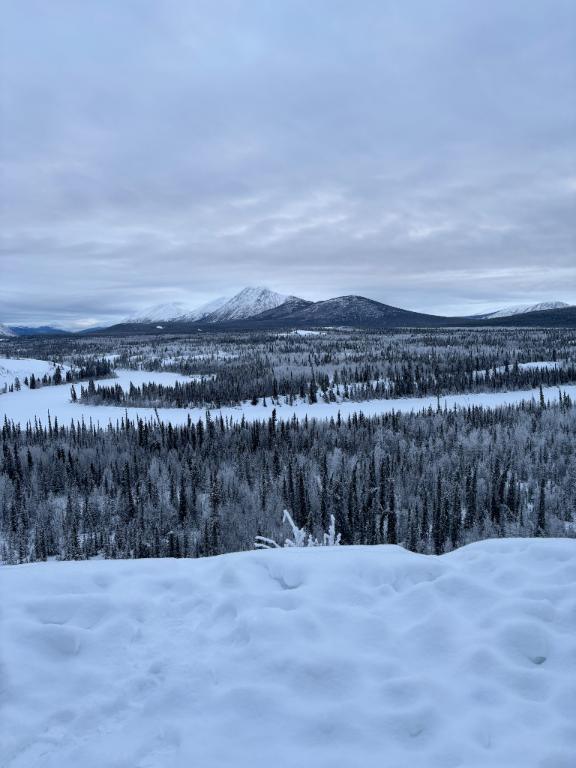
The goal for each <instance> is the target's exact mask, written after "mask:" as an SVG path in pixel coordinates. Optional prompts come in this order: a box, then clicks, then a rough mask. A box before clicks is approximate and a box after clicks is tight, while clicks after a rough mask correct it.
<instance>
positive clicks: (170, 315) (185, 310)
mask: <svg viewBox="0 0 576 768" xmlns="http://www.w3.org/2000/svg"><path fill="white" fill-rule="evenodd" d="M227 301H229V299H228V297H226V296H221V297H220V298H218V299H214V300H212V301H209V302H207V303H206V304H201V305H200V306H199V307H190V305H189V304H184V303H183V302H181V301H171V302H167V303H165V304H154V305H153V306H152V307H148V309H144V310H142V311H141V312H138V313H137V314H135V315H132V316H131V317H127V318H126V319H125V320H123V321H122V322H123V323H171V322H176V321H178V322H189V323H194V322H197V321H198V320H201V319H202V318H203V317H205V316H206V315H209V314H210V313H211V312H214V311H215V310H217V309H219V308H220V307H221V306H222V305H223V304H224V303H225V302H227Z"/></svg>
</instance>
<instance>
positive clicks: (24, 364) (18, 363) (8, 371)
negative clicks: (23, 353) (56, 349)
mask: <svg viewBox="0 0 576 768" xmlns="http://www.w3.org/2000/svg"><path fill="white" fill-rule="evenodd" d="M58 365H60V371H61V372H62V375H63V376H64V375H65V374H66V371H69V370H70V366H69V365H63V364H62V363H59V364H57V363H53V362H51V361H50V360H36V359H35V358H33V357H22V358H11V357H0V388H2V387H3V386H4V384H7V385H8V386H10V385H11V384H14V380H15V379H16V378H18V379H20V383H21V384H22V386H25V385H24V379H25V378H26V377H28V378H30V376H31V375H32V374H34V376H36V378H40V379H41V378H42V377H43V376H44V375H47V376H53V375H54V373H55V372H56V368H57V366H58Z"/></svg>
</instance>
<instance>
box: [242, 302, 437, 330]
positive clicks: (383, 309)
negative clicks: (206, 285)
mask: <svg viewBox="0 0 576 768" xmlns="http://www.w3.org/2000/svg"><path fill="white" fill-rule="evenodd" d="M448 322H450V320H449V318H445V317H440V316H438V315H427V314H423V313H420V312H411V311H410V310H408V309H400V308H399V307H392V306H390V305H388V304H382V303H381V302H380V301H375V300H374V299H367V298H365V297H364V296H339V297H338V298H335V299H327V300H326V301H314V302H307V301H304V300H302V299H291V300H289V301H286V302H285V303H284V304H282V305H280V306H279V307H277V308H275V309H271V310H268V311H265V312H261V313H260V314H259V315H256V316H254V317H252V318H250V319H249V320H248V321H247V323H245V324H247V325H249V326H250V327H258V326H259V327H280V326H288V325H291V326H298V325H300V326H340V325H342V326H352V327H364V328H402V327H410V326H413V327H414V326H417V327H427V326H430V327H431V326H440V325H445V324H447V323H448Z"/></svg>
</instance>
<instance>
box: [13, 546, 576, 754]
mask: <svg viewBox="0 0 576 768" xmlns="http://www.w3.org/2000/svg"><path fill="white" fill-rule="evenodd" d="M0 586H1V590H2V595H1V597H2V616H1V621H2V625H1V627H2V628H1V633H2V643H1V649H2V655H3V658H2V661H3V671H2V676H3V677H4V678H5V679H4V680H3V684H2V694H1V695H2V699H3V707H4V711H3V716H2V717H1V718H0V729H2V741H3V743H2V744H1V745H0V755H1V757H0V762H1V764H2V766H4V767H6V768H7V767H9V768H48V767H49V768H77V766H83V767H84V768H159V767H161V768H185V767H186V768H191V767H192V766H198V768H213V767H216V766H217V767H218V768H220V767H222V768H270V767H271V766H272V767H273V768H282V767H284V766H285V767H288V766H289V767H290V768H308V767H310V768H339V767H341V768H356V767H357V766H361V767H362V768H371V767H372V766H374V768H376V766H378V768H433V767H434V766H437V767H438V768H452V767H456V766H463V767H465V768H468V767H469V766H470V767H471V766H474V767H475V768H574V766H575V765H576V541H573V540H560V539H557V540H555V539H552V540H519V539H507V540H493V541H486V542H480V543H477V544H472V545H470V546H467V547H465V548H463V549H461V550H459V551H456V552H454V553H451V554H449V555H444V556H442V557H432V556H424V555H415V554H411V553H409V552H406V551H404V550H403V549H400V548H397V547H387V546H382V547H334V548H317V549H284V550H275V551H261V552H249V553H240V554H235V555H225V556H220V557H215V558H208V559H205V560H141V561H91V562H80V563H71V562H66V563H57V562H51V563H44V564H33V565H21V566H11V567H5V568H3V569H0Z"/></svg>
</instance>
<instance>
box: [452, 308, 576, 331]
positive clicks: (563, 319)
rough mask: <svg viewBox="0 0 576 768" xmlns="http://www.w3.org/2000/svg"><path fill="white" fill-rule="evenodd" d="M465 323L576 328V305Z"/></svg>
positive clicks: (505, 326) (503, 326) (518, 326)
mask: <svg viewBox="0 0 576 768" xmlns="http://www.w3.org/2000/svg"><path fill="white" fill-rule="evenodd" d="M462 324H463V325H475V326H484V327H485V326H498V327H500V328H576V306H571V305H568V306H567V307H560V309H540V310H536V311H535V312H522V313H519V314H516V315H506V316H505V317H491V318H489V319H488V320H478V319H475V320H470V319H469V322H467V323H466V322H465V323H462Z"/></svg>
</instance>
